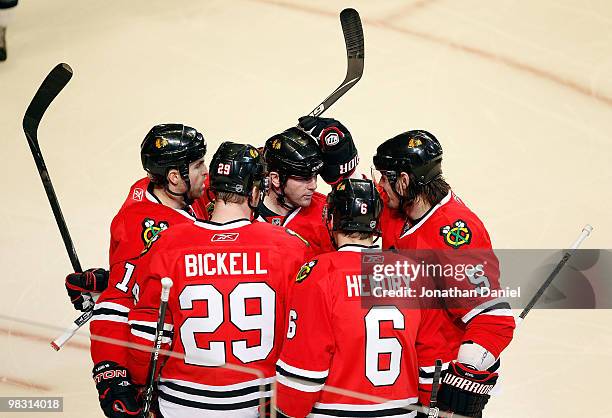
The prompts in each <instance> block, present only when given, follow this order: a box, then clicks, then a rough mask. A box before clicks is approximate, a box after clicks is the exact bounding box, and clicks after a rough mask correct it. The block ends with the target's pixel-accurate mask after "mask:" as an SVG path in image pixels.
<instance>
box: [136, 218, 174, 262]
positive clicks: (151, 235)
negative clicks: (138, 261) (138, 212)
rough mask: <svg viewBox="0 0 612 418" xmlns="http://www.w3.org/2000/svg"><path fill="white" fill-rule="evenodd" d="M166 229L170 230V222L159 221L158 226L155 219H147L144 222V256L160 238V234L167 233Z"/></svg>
mask: <svg viewBox="0 0 612 418" xmlns="http://www.w3.org/2000/svg"><path fill="white" fill-rule="evenodd" d="M166 229H168V222H166V221H159V222H158V223H157V224H155V221H154V220H153V219H150V218H145V220H144V221H142V235H141V237H142V241H143V242H144V245H145V247H144V249H143V250H142V252H141V253H140V254H141V255H142V254H145V253H146V252H147V251H149V250H150V249H151V246H152V245H153V243H154V242H155V241H157V239H158V238H159V237H160V235H159V234H160V232H162V231H165V230H166Z"/></svg>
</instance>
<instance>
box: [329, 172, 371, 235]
mask: <svg viewBox="0 0 612 418" xmlns="http://www.w3.org/2000/svg"><path fill="white" fill-rule="evenodd" d="M382 209H383V202H382V199H381V198H380V195H379V194H378V190H377V189H376V186H375V185H374V182H373V181H372V180H362V179H350V178H349V179H344V180H341V181H340V182H339V183H338V184H336V185H335V186H334V187H333V188H332V191H331V192H330V193H329V194H328V195H327V208H326V214H325V215H326V217H327V224H328V225H329V222H330V221H332V222H333V223H332V225H331V228H330V229H331V230H332V231H341V232H366V233H378V232H379V225H378V224H379V219H380V215H381V213H382ZM332 215H333V218H332ZM328 228H329V226H328Z"/></svg>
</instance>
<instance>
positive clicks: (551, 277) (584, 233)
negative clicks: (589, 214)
mask: <svg viewBox="0 0 612 418" xmlns="http://www.w3.org/2000/svg"><path fill="white" fill-rule="evenodd" d="M592 231H593V227H592V226H591V225H586V226H585V227H584V228H582V232H581V233H580V235H579V236H578V239H576V241H574V243H573V244H572V246H571V247H570V249H569V250H567V251H566V252H565V254H563V257H562V258H561V261H559V263H558V264H557V265H556V266H555V268H554V269H553V271H552V272H551V273H550V275H549V276H548V278H547V279H546V280H545V281H544V283H542V286H540V288H539V289H538V291H537V292H536V294H535V295H533V297H532V298H531V300H530V301H529V303H528V304H527V306H525V309H523V312H521V314H520V315H519V318H518V319H517V322H518V323H520V322H522V321H523V320H524V319H525V317H526V316H527V314H528V313H529V311H531V309H532V308H533V307H534V306H535V304H536V303H538V300H540V298H541V297H542V295H543V294H544V292H545V291H546V289H548V286H550V284H551V283H552V281H553V280H554V279H555V277H557V275H558V274H559V272H560V271H561V269H563V267H564V266H565V264H566V263H567V261H568V260H569V259H570V257H571V256H572V254H574V252H575V251H576V249H578V247H579V246H580V244H582V241H584V240H585V239H586V238H587V237H588V236H589V235H590V234H591V232H592Z"/></svg>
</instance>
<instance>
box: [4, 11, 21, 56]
mask: <svg viewBox="0 0 612 418" xmlns="http://www.w3.org/2000/svg"><path fill="white" fill-rule="evenodd" d="M17 2H18V0H0V61H6V57H7V55H6V28H7V26H8V23H9V22H10V21H11V17H12V16H11V15H12V13H13V11H12V8H13V7H15V6H17Z"/></svg>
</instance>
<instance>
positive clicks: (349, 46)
mask: <svg viewBox="0 0 612 418" xmlns="http://www.w3.org/2000/svg"><path fill="white" fill-rule="evenodd" d="M340 24H341V25H342V33H343V34H344V42H345V44H346V57H347V61H348V64H347V68H346V77H345V78H344V81H343V82H342V83H341V84H340V86H339V87H338V88H337V89H336V90H334V92H333V93H332V94H330V95H329V96H327V98H326V99H325V100H323V102H322V103H321V104H319V105H318V106H317V107H316V108H315V109H314V110H313V111H312V112H310V116H320V115H321V114H323V112H324V111H325V110H327V109H328V108H329V107H330V106H331V105H333V104H334V103H335V102H336V101H337V100H338V99H339V98H340V97H342V96H343V95H344V94H345V93H346V92H347V91H349V90H350V89H351V88H352V87H353V86H354V85H355V84H357V82H358V81H359V80H360V79H361V76H362V75H363V66H364V58H365V45H364V41H363V27H362V26H361V19H360V18H359V13H357V10H355V9H344V10H343V11H342V12H341V13H340Z"/></svg>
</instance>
